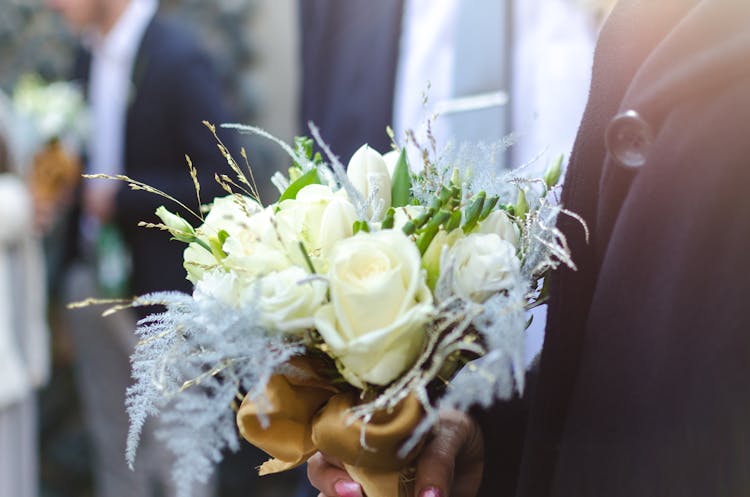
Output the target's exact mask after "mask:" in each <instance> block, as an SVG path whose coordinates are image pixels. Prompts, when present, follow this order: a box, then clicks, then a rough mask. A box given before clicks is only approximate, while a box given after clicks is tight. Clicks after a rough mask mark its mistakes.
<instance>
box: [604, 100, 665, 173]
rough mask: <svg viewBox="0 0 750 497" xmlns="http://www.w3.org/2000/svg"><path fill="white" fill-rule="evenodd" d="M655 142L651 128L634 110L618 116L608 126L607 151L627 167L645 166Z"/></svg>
mask: <svg viewBox="0 0 750 497" xmlns="http://www.w3.org/2000/svg"><path fill="white" fill-rule="evenodd" d="M653 142H654V135H653V133H652V131H651V127H650V126H649V125H648V123H647V122H646V121H644V120H643V119H642V118H641V116H640V115H639V114H638V113H637V112H636V111H634V110H628V111H625V112H623V113H621V114H618V115H616V116H615V117H614V118H613V119H612V121H610V123H609V126H607V134H606V143H607V151H608V152H609V153H610V154H611V155H612V156H613V157H614V158H615V160H617V162H619V163H620V164H621V165H623V166H625V167H641V166H642V165H644V164H645V163H646V156H647V154H648V150H649V148H651V144H652V143H653Z"/></svg>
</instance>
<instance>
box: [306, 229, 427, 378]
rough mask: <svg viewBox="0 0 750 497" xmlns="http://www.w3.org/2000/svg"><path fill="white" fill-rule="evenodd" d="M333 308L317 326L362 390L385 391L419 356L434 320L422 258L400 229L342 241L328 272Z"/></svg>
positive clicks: (342, 368)
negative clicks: (367, 387)
mask: <svg viewBox="0 0 750 497" xmlns="http://www.w3.org/2000/svg"><path fill="white" fill-rule="evenodd" d="M328 279H329V289H330V298H331V303H330V304H326V305H324V306H323V307H322V308H321V309H320V310H319V311H318V313H317V314H316V315H315V327H316V328H317V330H318V332H319V333H320V335H321V337H323V340H325V342H326V344H327V345H328V346H329V347H330V348H331V353H332V355H333V356H334V357H336V358H337V359H338V360H339V366H340V371H341V374H342V375H343V376H344V378H346V380H347V381H348V382H350V383H351V384H352V385H354V386H357V387H360V388H362V387H364V384H365V383H371V384H375V385H386V384H388V383H389V382H391V381H393V380H394V379H395V378H397V377H398V376H399V375H400V374H401V373H403V372H404V371H405V370H406V369H408V368H409V367H410V366H411V365H412V364H413V363H414V361H415V360H416V358H417V356H418V355H419V353H420V350H421V347H422V343H423V341H424V337H425V325H426V324H427V322H429V321H430V320H431V319H432V318H433V317H434V313H435V309H434V306H433V305H432V301H433V300H432V294H431V293H430V290H429V288H428V287H427V284H426V282H425V274H424V271H423V270H422V268H421V265H420V255H419V251H418V250H417V248H416V246H415V245H414V243H413V242H412V241H411V239H409V237H407V236H406V235H404V234H403V233H402V232H401V231H400V230H383V231H379V232H376V233H359V234H357V235H356V236H353V237H351V238H347V239H345V240H342V241H341V242H339V243H338V244H337V245H336V246H335V247H334V250H333V253H332V254H331V257H330V269H329V271H328Z"/></svg>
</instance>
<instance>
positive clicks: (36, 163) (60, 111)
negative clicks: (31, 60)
mask: <svg viewBox="0 0 750 497" xmlns="http://www.w3.org/2000/svg"><path fill="white" fill-rule="evenodd" d="M12 104H13V108H14V110H15V114H16V115H17V116H18V118H19V120H20V124H21V126H20V129H22V130H23V131H24V132H25V133H24V135H25V136H24V142H25V143H24V145H25V146H26V148H28V149H30V150H31V151H32V152H33V154H34V157H33V166H32V169H31V171H30V178H29V179H30V183H31V188H32V191H33V192H34V195H35V197H36V198H38V199H40V200H42V201H50V202H58V201H59V200H60V197H61V196H63V195H65V194H66V193H68V192H69V191H70V190H71V189H72V188H73V187H74V186H75V185H76V184H77V182H78V180H79V179H80V174H81V165H80V162H79V160H78V158H77V156H76V155H77V154H78V152H79V151H80V148H81V147H82V145H83V142H84V139H85V136H86V132H87V129H88V111H87V108H86V102H85V99H84V96H83V92H82V90H81V88H80V87H79V86H78V85H76V84H75V83H73V82H70V81H54V82H46V81H44V80H43V79H42V78H41V77H39V76H38V75H36V74H26V75H24V76H22V77H21V78H20V79H19V81H18V83H17V84H16V86H15V88H14V90H13V95H12Z"/></svg>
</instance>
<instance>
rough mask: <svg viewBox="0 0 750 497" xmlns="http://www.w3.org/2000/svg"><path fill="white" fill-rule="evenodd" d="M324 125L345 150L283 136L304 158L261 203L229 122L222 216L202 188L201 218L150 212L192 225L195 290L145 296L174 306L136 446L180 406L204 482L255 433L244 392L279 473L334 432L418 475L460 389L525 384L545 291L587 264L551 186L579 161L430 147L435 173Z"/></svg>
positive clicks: (151, 367) (150, 353) (143, 403)
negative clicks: (569, 243) (233, 144)
mask: <svg viewBox="0 0 750 497" xmlns="http://www.w3.org/2000/svg"><path fill="white" fill-rule="evenodd" d="M209 127H210V128H211V129H213V127H212V126H210V125H209ZM233 127H235V128H240V129H241V130H244V131H249V132H255V133H259V134H261V135H264V136H268V135H266V134H265V133H264V132H262V131H260V130H257V129H254V128H250V127H240V126H233ZM312 130H313V135H314V136H315V137H316V139H317V142H318V144H319V145H320V147H321V148H322V149H323V151H324V152H325V153H326V156H327V158H328V162H326V161H324V159H323V157H322V156H321V155H320V153H315V154H313V144H314V143H313V141H312V140H310V139H298V140H297V141H296V143H295V146H294V148H292V147H289V146H287V145H285V144H282V146H283V147H284V148H285V150H287V152H288V153H289V155H290V156H291V158H292V160H293V166H292V167H291V168H290V170H289V174H288V175H286V176H285V175H280V174H277V175H276V176H275V177H274V179H273V180H274V183H275V184H276V185H277V186H278V187H279V190H280V192H281V195H280V197H279V199H278V200H277V201H276V202H274V203H272V204H270V205H262V204H261V202H260V200H259V198H258V195H257V192H256V189H255V188H254V185H253V181H252V173H251V171H249V168H248V170H247V171H244V170H243V168H242V167H241V166H240V165H239V164H238V163H237V162H236V161H235V160H234V159H233V158H232V157H231V155H230V154H229V151H227V150H226V149H225V148H224V147H223V145H222V144H221V142H219V148H220V150H221V152H222V153H223V154H224V156H225V157H226V158H227V161H228V164H229V166H230V169H231V171H232V173H233V174H232V175H217V176H216V179H217V181H219V183H220V184H221V185H222V186H223V187H224V188H225V190H227V193H228V194H227V196H225V197H221V198H216V199H213V201H212V202H211V204H210V205H209V206H208V207H207V208H206V209H205V211H206V214H205V217H204V216H203V212H193V211H191V210H190V209H188V208H187V207H186V206H184V205H183V206H182V207H183V208H184V209H185V211H186V212H188V214H187V215H189V216H191V217H195V219H196V220H197V222H196V223H194V222H189V220H188V219H189V218H185V217H182V216H181V215H179V214H177V213H173V212H170V211H169V210H167V209H166V208H164V207H162V208H160V209H159V210H158V211H157V213H156V214H157V215H158V217H159V218H160V219H161V222H160V223H142V224H143V225H144V226H146V227H152V228H157V229H162V230H165V231H168V232H169V233H170V234H171V235H172V236H173V238H174V239H176V240H178V241H181V242H183V243H186V244H187V246H186V249H185V252H184V266H185V269H186V271H187V275H188V276H187V277H188V279H190V281H191V282H193V284H194V291H193V294H192V295H185V294H180V293H176V292H162V293H156V294H151V295H146V296H142V297H138V298H136V299H135V300H134V301H133V302H132V303H131V304H129V305H138V306H140V305H154V304H160V305H163V306H165V308H166V310H165V311H164V312H161V313H158V314H154V315H151V316H150V317H149V318H146V319H145V320H143V321H141V322H140V323H139V328H138V333H139V334H140V336H141V342H140V343H139V345H138V347H137V349H136V351H135V353H134V356H133V375H134V378H135V380H136V382H135V385H133V387H131V388H130V390H129V392H128V401H127V402H128V409H129V412H130V415H131V421H132V424H131V435H130V439H129V450H128V457H129V459H130V461H131V462H132V459H133V457H134V454H135V447H136V445H137V441H138V432H139V429H140V427H141V426H142V424H143V422H144V420H145V418H146V417H147V416H148V415H153V414H156V413H158V412H160V413H161V418H162V420H163V421H164V428H163V430H162V436H163V438H164V439H165V440H166V443H167V444H168V445H169V447H170V448H171V449H172V451H173V452H174V453H175V454H176V455H177V466H176V471H175V478H176V480H177V482H178V483H179V484H180V485H181V487H182V490H183V492H185V493H186V492H187V491H188V489H189V484H190V482H191V481H192V480H194V479H204V478H206V477H207V476H208V474H209V473H210V470H211V466H212V464H213V463H214V462H216V461H218V460H219V459H220V458H221V451H222V450H223V449H225V448H227V447H228V448H230V449H236V448H237V446H238V439H237V434H236V429H235V426H236V425H235V423H234V421H233V419H234V418H235V413H234V411H233V410H232V409H230V406H233V407H234V409H235V410H236V424H237V425H239V431H240V433H241V434H242V436H243V437H244V438H245V439H247V440H248V441H250V442H251V443H253V444H255V445H256V446H258V447H260V448H262V449H264V450H265V451H266V452H268V453H269V454H270V455H271V456H272V459H271V460H269V461H268V462H266V463H265V464H264V465H263V466H261V468H260V472H261V474H267V473H274V472H278V471H284V470H287V469H290V468H293V467H295V466H297V465H300V464H302V463H304V462H305V461H306V460H307V459H308V458H309V457H310V456H311V455H312V454H314V453H315V452H316V451H318V450H320V451H322V452H325V453H327V454H330V455H332V456H335V457H337V458H338V459H340V460H341V461H342V462H343V463H344V464H345V466H346V468H347V470H348V471H349V472H350V474H352V476H353V477H354V478H355V479H356V480H357V481H359V482H360V483H362V485H363V487H364V489H365V491H366V493H367V494H368V495H369V496H370V497H379V496H394V495H409V492H410V491H411V489H410V471H411V468H410V466H411V463H412V461H413V459H414V457H415V456H416V455H417V454H418V453H419V450H420V446H421V443H422V442H423V440H424V438H425V437H426V436H427V435H428V434H429V432H430V429H431V428H432V427H433V426H434V424H435V423H436V421H437V420H438V412H439V411H440V410H441V409H444V408H451V409H458V410H461V411H467V410H468V409H469V407H471V406H472V405H474V404H479V405H483V406H489V405H491V404H492V403H493V402H495V401H497V400H498V399H507V398H509V397H511V396H512V395H513V393H514V392H515V391H516V390H519V391H520V390H521V389H522V388H523V377H524V371H523V359H522V350H523V333H524V330H525V328H526V326H527V322H526V314H525V311H526V310H527V309H528V308H529V307H531V306H533V305H535V304H536V303H538V302H540V301H541V300H542V299H543V298H544V295H543V289H542V285H541V284H540V281H541V279H542V278H543V277H544V276H545V275H546V274H547V273H548V272H549V271H550V270H552V269H554V268H555V267H556V266H558V265H559V264H560V263H565V264H568V265H570V266H571V267H572V266H573V263H572V261H571V259H570V257H569V253H568V250H567V248H566V244H565V240H564V238H563V237H562V235H561V234H560V233H559V232H558V231H557V230H556V229H555V228H554V225H555V219H556V216H557V215H558V214H559V213H560V212H564V211H563V210H562V208H561V207H559V206H558V205H556V203H555V202H551V201H550V199H551V198H552V196H553V195H554V188H553V186H554V185H555V183H556V182H557V180H558V178H559V167H560V163H559V162H558V163H556V164H555V167H553V168H551V169H550V171H548V174H547V175H546V176H545V178H544V179H538V180H532V179H523V178H521V177H510V176H508V177H504V178H500V177H498V176H497V175H496V174H495V172H494V171H493V170H492V167H491V166H487V164H486V163H484V162H482V161H481V160H476V159H470V158H464V159H462V158H460V157H458V158H456V157H453V158H446V157H444V156H438V154H437V153H436V152H435V150H434V149H433V150H428V149H419V150H418V152H419V154H420V155H421V157H422V158H423V161H424V164H423V165H422V170H421V171H420V172H419V173H418V174H416V173H414V172H413V171H412V168H410V166H409V164H408V159H407V153H406V150H405V149H403V148H402V149H397V150H394V151H393V152H390V153H388V154H386V155H385V156H381V155H380V154H379V153H378V152H376V151H374V150H372V149H371V148H369V147H368V146H367V145H364V146H362V148H360V149H359V150H358V151H357V152H356V153H355V154H354V156H353V157H352V158H351V159H350V161H349V164H348V167H347V168H346V170H345V169H344V167H343V165H342V164H341V163H340V162H339V161H338V159H337V158H336V157H335V156H334V155H333V154H332V153H330V150H328V148H327V146H326V145H325V143H323V142H322V140H320V137H319V136H318V135H317V130H316V129H315V128H314V127H312ZM409 146H414V147H417V146H416V145H415V144H414V143H413V141H412V142H411V143H410V144H409ZM417 148H418V147H417ZM243 156H244V152H243ZM190 171H191V174H192V176H193V178H195V177H196V174H195V169H194V168H193V166H192V165H190ZM119 179H124V180H126V181H129V182H130V184H131V187H133V188H135V189H141V190H142V189H146V190H149V189H150V188H149V187H148V186H147V185H143V184H142V183H139V182H137V181H134V180H131V179H129V178H125V177H120V178H119ZM150 190H151V191H155V190H154V189H150ZM196 191H197V192H198V203H199V204H200V202H201V201H200V195H199V192H200V188H199V185H197V182H196ZM155 192H156V193H161V194H163V193H162V192H157V191H155ZM164 195H165V196H166V194H164Z"/></svg>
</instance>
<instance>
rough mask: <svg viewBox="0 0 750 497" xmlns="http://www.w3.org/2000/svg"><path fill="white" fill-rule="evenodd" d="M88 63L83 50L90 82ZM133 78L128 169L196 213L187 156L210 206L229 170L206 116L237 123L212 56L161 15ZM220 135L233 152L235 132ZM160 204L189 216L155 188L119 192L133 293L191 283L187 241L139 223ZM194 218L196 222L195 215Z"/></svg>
mask: <svg viewBox="0 0 750 497" xmlns="http://www.w3.org/2000/svg"><path fill="white" fill-rule="evenodd" d="M89 65H90V55H89V54H87V53H82V54H81V56H80V57H79V58H78V61H77V63H76V69H75V73H76V75H77V76H78V78H80V79H82V80H83V81H84V82H87V81H88V74H89ZM132 80H133V93H132V96H131V101H130V103H129V106H128V109H127V118H126V130H125V147H124V149H125V150H124V154H125V157H124V165H125V174H126V175H128V176H129V177H131V178H133V179H135V180H138V181H142V182H144V183H147V184H148V185H151V186H153V187H155V188H158V189H160V190H162V191H164V192H166V193H168V194H170V195H172V196H173V197H175V198H177V199H179V200H180V201H182V202H184V203H185V204H186V205H188V206H189V207H190V208H191V209H193V210H196V209H197V200H196V195H195V190H194V187H193V182H192V180H191V178H190V176H189V174H188V168H187V165H186V160H185V156H186V155H188V156H189V157H190V158H191V160H192V162H193V164H194V165H195V166H196V167H197V168H198V173H199V179H200V183H201V200H202V202H204V203H206V202H209V201H210V200H211V199H212V197H214V196H216V195H218V194H221V192H220V190H219V188H218V187H217V185H216V182H215V181H214V173H215V172H217V171H218V172H221V173H227V172H229V170H228V168H227V166H226V161H225V160H224V158H223V157H222V155H221V154H220V153H219V150H218V149H217V146H216V141H215V139H214V138H213V136H212V135H211V133H210V132H209V130H208V129H207V128H206V127H205V126H204V125H203V124H202V121H203V120H206V121H209V122H211V123H214V124H216V125H219V124H221V123H224V122H229V121H230V119H229V118H228V116H227V114H226V112H225V110H224V107H223V103H222V102H223V98H222V94H221V91H220V85H219V81H218V76H217V75H216V73H215V72H214V69H213V67H212V65H211V61H210V60H209V58H208V56H207V55H206V53H205V52H204V51H203V50H202V49H201V48H200V47H199V46H198V45H197V44H196V42H195V41H194V40H193V39H192V38H191V37H190V36H189V35H188V34H187V33H186V32H185V31H184V30H182V29H181V28H180V27H179V26H177V25H176V24H173V23H170V22H167V21H165V20H163V19H161V18H159V17H158V16H157V17H155V18H154V19H153V20H152V22H151V23H150V24H149V26H148V28H147V29H146V31H145V33H144V36H143V40H142V42H141V45H140V47H139V50H138V53H137V56H136V60H135V63H134V67H133V76H132ZM221 136H222V140H223V141H224V142H225V144H226V145H228V146H229V147H230V149H231V150H234V146H233V143H234V140H233V136H232V135H231V133H224V134H222V135H221ZM234 152H235V153H237V150H234ZM88 181H92V180H88ZM97 181H101V180H97ZM159 205H165V206H167V207H168V208H169V209H170V210H173V211H176V212H180V213H181V214H182V215H184V216H186V217H187V216H188V214H187V213H185V212H184V211H182V210H181V209H180V208H179V207H178V206H177V205H176V204H174V203H173V202H170V201H168V200H166V199H164V198H162V197H159V196H156V195H153V194H151V193H147V192H142V191H131V190H130V189H128V188H127V187H125V185H124V184H123V187H122V188H121V189H120V191H119V192H118V194H117V200H116V209H115V210H116V223H117V225H118V226H119V228H120V230H121V231H122V233H123V236H124V238H125V241H126V243H127V245H128V247H129V248H130V250H131V252H132V256H133V274H132V291H133V293H134V294H137V295H140V294H143V293H145V292H150V291H155V290H177V289H182V290H189V288H190V285H189V284H188V282H187V281H186V280H185V270H184V269H183V267H182V250H184V244H183V243H181V242H177V241H172V240H170V239H169V238H170V237H169V235H168V234H167V233H164V232H160V231H157V230H152V229H146V228H142V227H138V222H139V221H144V220H145V221H151V222H158V219H157V218H156V216H155V215H154V211H155V210H156V208H157V207H158V206H159ZM196 212H197V211H196ZM188 219H190V220H191V222H193V224H194V225H195V224H196V223H197V220H196V219H191V218H188Z"/></svg>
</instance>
